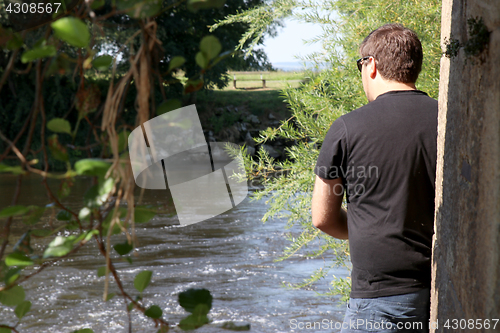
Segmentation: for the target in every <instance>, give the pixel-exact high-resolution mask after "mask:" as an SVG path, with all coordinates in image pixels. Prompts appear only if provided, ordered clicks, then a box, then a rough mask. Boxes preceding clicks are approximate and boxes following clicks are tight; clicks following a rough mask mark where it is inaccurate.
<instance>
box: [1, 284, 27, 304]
mask: <svg viewBox="0 0 500 333" xmlns="http://www.w3.org/2000/svg"><path fill="white" fill-rule="evenodd" d="M25 297H26V295H25V293H24V288H23V287H21V286H15V287H12V288H10V289H6V290H2V291H0V303H2V304H3V305H6V306H16V305H18V304H21V303H22V302H23V301H24V298H25Z"/></svg>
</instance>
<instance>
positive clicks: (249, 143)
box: [245, 132, 255, 147]
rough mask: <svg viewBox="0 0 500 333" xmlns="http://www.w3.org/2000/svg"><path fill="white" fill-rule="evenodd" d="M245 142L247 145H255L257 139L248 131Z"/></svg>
mask: <svg viewBox="0 0 500 333" xmlns="http://www.w3.org/2000/svg"><path fill="white" fill-rule="evenodd" d="M245 143H246V145H247V146H250V147H255V141H254V140H253V137H252V136H251V135H250V132H247V134H246V135H245Z"/></svg>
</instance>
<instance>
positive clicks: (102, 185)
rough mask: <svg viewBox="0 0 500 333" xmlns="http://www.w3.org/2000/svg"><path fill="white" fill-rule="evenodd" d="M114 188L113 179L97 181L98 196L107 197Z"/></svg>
mask: <svg viewBox="0 0 500 333" xmlns="http://www.w3.org/2000/svg"><path fill="white" fill-rule="evenodd" d="M114 186H115V180H114V179H113V178H108V179H105V180H104V181H99V189H98V191H97V192H98V193H99V195H100V196H107V195H108V194H109V192H111V190H113V187H114Z"/></svg>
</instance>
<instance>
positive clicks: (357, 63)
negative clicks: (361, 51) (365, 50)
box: [356, 56, 371, 72]
mask: <svg viewBox="0 0 500 333" xmlns="http://www.w3.org/2000/svg"><path fill="white" fill-rule="evenodd" d="M370 57H371V56H366V57H363V58H359V59H358V60H356V65H358V69H359V71H360V72H361V69H362V68H363V61H365V60H368V59H370Z"/></svg>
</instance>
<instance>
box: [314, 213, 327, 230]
mask: <svg viewBox="0 0 500 333" xmlns="http://www.w3.org/2000/svg"><path fill="white" fill-rule="evenodd" d="M312 224H313V226H314V227H316V228H318V229H319V230H324V229H325V228H326V227H327V225H328V221H327V219H325V217H324V216H320V215H319V214H315V213H314V210H313V212H312Z"/></svg>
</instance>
